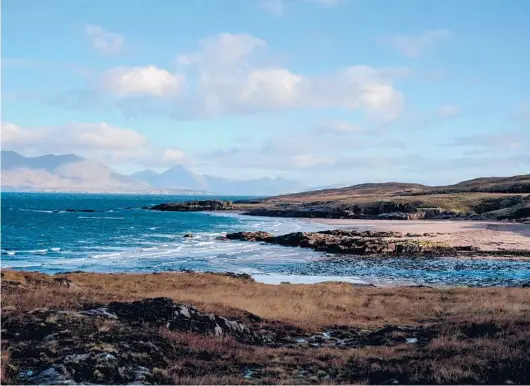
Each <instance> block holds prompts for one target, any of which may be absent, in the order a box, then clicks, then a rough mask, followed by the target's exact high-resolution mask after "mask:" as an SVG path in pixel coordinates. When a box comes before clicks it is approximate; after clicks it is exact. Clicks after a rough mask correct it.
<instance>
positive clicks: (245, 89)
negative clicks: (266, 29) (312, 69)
mask: <svg viewBox="0 0 530 386" xmlns="http://www.w3.org/2000/svg"><path fill="white" fill-rule="evenodd" d="M265 47H266V42H265V41H263V40H261V39H259V38H256V37H254V36H251V35H247V34H240V35H237V34H228V33H223V34H220V35H216V36H213V37H209V38H207V39H203V40H202V41H201V42H200V44H199V50H198V51H196V52H193V53H191V54H185V55H180V56H178V57H177V61H178V63H179V64H180V65H181V66H185V67H187V70H188V71H190V72H192V73H194V74H195V77H196V79H197V86H198V88H197V90H196V95H194V96H192V99H194V101H193V103H191V105H192V106H191V108H192V109H194V110H196V113H197V114H198V115H202V114H205V115H210V116H212V115H219V114H237V113H254V112H262V111H274V110H281V109H288V108H318V109H326V108H342V109H349V110H363V111H364V112H366V113H367V114H368V115H369V116H370V117H371V118H374V119H377V120H383V121H385V120H392V119H395V118H396V117H397V116H398V115H399V114H400V113H401V111H402V109H403V104H404V97H403V95H402V94H401V93H400V92H399V91H397V90H396V89H395V88H394V85H393V83H392V79H391V76H389V74H390V73H389V71H388V69H381V70H379V69H376V68H373V67H370V66H365V65H353V66H350V67H346V68H343V69H339V70H336V71H333V72H330V73H327V74H321V75H315V76H305V75H303V74H299V73H295V72H293V71H291V70H289V69H287V68H284V67H279V66H274V65H267V64H262V63H260V56H259V55H258V54H259V49H261V48H265ZM189 109H190V106H186V110H189Z"/></svg>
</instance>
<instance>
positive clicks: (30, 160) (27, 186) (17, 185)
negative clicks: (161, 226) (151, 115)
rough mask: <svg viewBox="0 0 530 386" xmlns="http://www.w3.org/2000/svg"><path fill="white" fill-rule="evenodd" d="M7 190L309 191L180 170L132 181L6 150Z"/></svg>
mask: <svg viewBox="0 0 530 386" xmlns="http://www.w3.org/2000/svg"><path fill="white" fill-rule="evenodd" d="M1 160H2V165H1V166H2V189H3V190H4V191H9V190H11V191H58V192H116V193H118V192H123V193H135V192H136V193H168V194H226V195H249V196H253V195H255V196H260V195H262V196H271V195H278V194H287V193H296V192H303V191H306V190H308V189H309V187H308V186H306V185H304V184H302V183H300V182H297V181H293V180H287V179H284V178H268V177H265V178H259V179H252V180H236V179H229V178H223V177H214V176H208V175H204V176H202V175H198V174H195V173H193V172H192V171H191V170H190V169H188V168H186V167H183V166H180V165H177V166H173V167H171V168H169V169H168V170H166V171H165V172H163V173H156V172H154V171H152V170H149V169H146V170H143V171H140V172H137V173H133V174H132V175H130V176H127V175H123V174H120V173H117V172H115V171H113V170H112V169H111V168H110V167H108V166H106V165H102V164H100V163H98V162H95V161H91V160H87V159H85V158H81V157H78V156H76V155H74V154H66V155H52V154H48V155H43V156H40V157H25V156H23V155H21V154H19V153H16V152H14V151H9V150H2V156H1Z"/></svg>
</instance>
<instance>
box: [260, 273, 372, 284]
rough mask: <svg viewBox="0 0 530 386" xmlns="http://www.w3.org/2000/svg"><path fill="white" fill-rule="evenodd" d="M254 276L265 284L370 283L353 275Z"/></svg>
mask: <svg viewBox="0 0 530 386" xmlns="http://www.w3.org/2000/svg"><path fill="white" fill-rule="evenodd" d="M252 278H253V279H254V280H256V281H257V282H259V283H265V284H275V285H277V284H281V283H282V282H283V283H291V284H316V283H325V282H344V283H355V284H370V283H368V282H367V281H364V280H361V279H359V278H356V277H351V276H310V275H277V274H265V275H260V274H258V275H256V274H254V275H252Z"/></svg>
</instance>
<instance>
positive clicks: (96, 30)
mask: <svg viewBox="0 0 530 386" xmlns="http://www.w3.org/2000/svg"><path fill="white" fill-rule="evenodd" d="M85 34H86V35H87V37H88V38H89V39H90V41H91V43H92V46H93V47H94V48H95V49H96V50H97V51H98V52H100V53H102V54H104V55H111V54H117V53H119V52H120V51H121V50H122V49H123V45H124V40H125V38H124V37H123V35H121V34H117V33H114V32H109V31H107V30H105V29H104V28H102V27H99V26H96V25H90V24H87V25H86V26H85Z"/></svg>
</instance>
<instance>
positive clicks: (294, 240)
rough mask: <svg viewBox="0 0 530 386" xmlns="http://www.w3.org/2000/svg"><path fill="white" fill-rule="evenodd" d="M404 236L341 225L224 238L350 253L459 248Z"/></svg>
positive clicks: (415, 252) (450, 250) (442, 251)
mask: <svg viewBox="0 0 530 386" xmlns="http://www.w3.org/2000/svg"><path fill="white" fill-rule="evenodd" d="M402 237H403V235H402V233H400V232H377V231H356V230H343V229H338V230H330V231H322V232H294V233H288V234H286V235H281V236H273V235H271V234H270V233H267V232H238V233H229V234H227V235H226V236H225V237H224V238H223V239H227V240H241V241H254V242H256V241H257V242H266V243H271V244H278V245H283V246H288V247H301V248H311V249H313V250H316V251H320V252H327V253H335V254H337V253H339V254H350V255H409V256H417V255H425V254H429V255H433V254H434V255H450V254H454V253H455V251H456V250H455V249H454V248H452V247H450V246H448V245H446V244H444V243H434V242H429V241H424V240H410V239H402Z"/></svg>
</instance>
